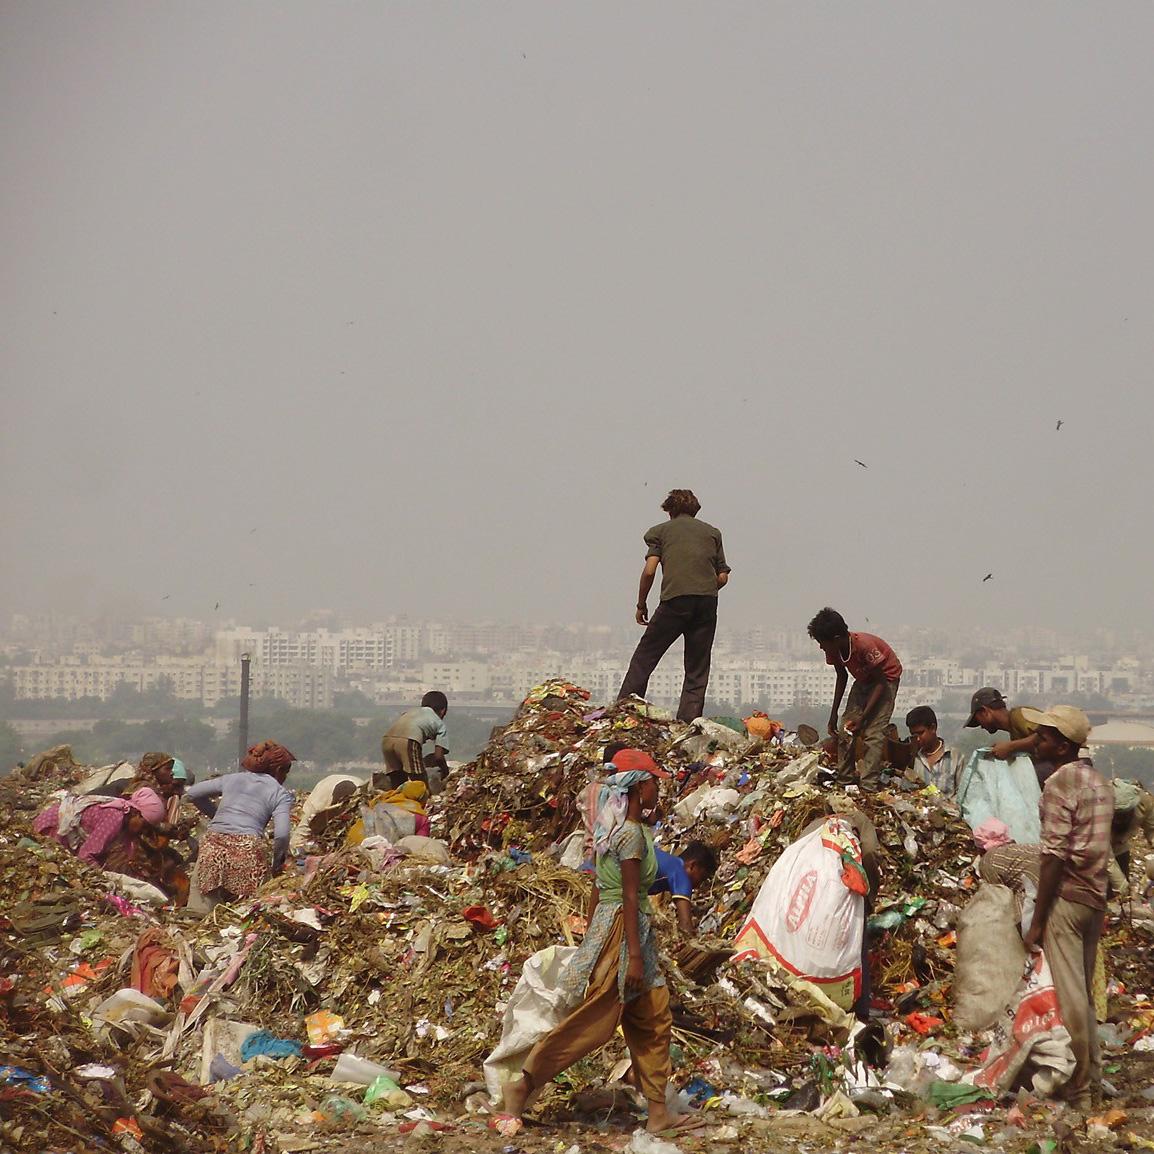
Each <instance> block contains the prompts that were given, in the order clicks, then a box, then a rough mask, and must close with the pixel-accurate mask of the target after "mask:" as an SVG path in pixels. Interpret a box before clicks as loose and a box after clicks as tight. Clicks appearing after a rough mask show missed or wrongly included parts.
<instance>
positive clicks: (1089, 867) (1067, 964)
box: [1024, 705, 1114, 1110]
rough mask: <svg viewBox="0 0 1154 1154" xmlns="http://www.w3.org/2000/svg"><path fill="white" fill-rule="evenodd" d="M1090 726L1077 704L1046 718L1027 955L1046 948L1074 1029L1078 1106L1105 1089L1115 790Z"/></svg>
mask: <svg viewBox="0 0 1154 1154" xmlns="http://www.w3.org/2000/svg"><path fill="white" fill-rule="evenodd" d="M1089 734H1090V722H1089V720H1088V719H1087V717H1086V715H1085V713H1083V712H1082V710H1080V709H1077V708H1075V707H1074V706H1072V705H1055V706H1053V707H1052V708H1051V709H1049V710H1048V711H1047V712H1046V713H1043V714H1042V715H1041V716H1040V717H1039V718H1038V726H1037V735H1036V736H1037V742H1036V750H1037V756H1038V758H1039V759H1040V760H1043V761H1048V762H1050V763H1051V764H1052V765H1055V766H1057V769H1056V770H1055V771H1054V773H1053V774H1051V775H1050V777H1049V778H1048V779H1047V781H1046V784H1045V785H1044V786H1043V787H1042V801H1041V805H1040V813H1041V817H1042V853H1041V864H1040V868H1039V877H1038V896H1037V898H1036V899H1035V901H1034V918H1033V921H1032V922H1031V923H1030V928H1029V930H1028V931H1027V933H1026V936H1025V939H1024V941H1025V944H1026V949H1027V950H1036V949H1038V948H1039V947H1042V948H1044V951H1045V955H1046V960H1047V962H1049V964H1050V972H1051V974H1052V975H1053V978H1054V989H1055V991H1056V993H1057V995H1058V1007H1059V1009H1060V1010H1061V1011H1062V1021H1063V1022H1064V1023H1065V1026H1066V1029H1067V1030H1069V1032H1070V1046H1071V1049H1072V1050H1073V1051H1074V1073H1073V1074H1072V1075H1071V1076H1070V1080H1069V1081H1068V1082H1067V1083H1066V1085H1065V1087H1064V1090H1063V1096H1064V1097H1065V1098H1066V1099H1067V1101H1069V1102H1070V1103H1071V1104H1072V1105H1073V1106H1074V1107H1075V1108H1076V1109H1079V1110H1083V1109H1087V1108H1089V1106H1090V1105H1091V1098H1092V1096H1096V1095H1097V1094H1098V1093H1099V1091H1100V1089H1101V1081H1102V1067H1101V1053H1100V1051H1099V1049H1098V1020H1097V1015H1096V1014H1095V1011H1094V992H1093V985H1094V959H1095V956H1096V953H1097V950H1098V939H1099V938H1100V936H1101V933H1102V922H1103V919H1104V916H1105V911H1106V886H1107V879H1106V869H1107V865H1108V863H1109V859H1110V856H1111V853H1110V820H1111V818H1112V816H1113V814H1114V797H1113V791H1112V790H1111V789H1110V787H1109V786H1108V785H1107V784H1106V782H1105V781H1104V780H1103V779H1102V778H1101V777H1100V776H1099V774H1098V773H1097V771H1096V770H1095V769H1094V766H1093V764H1092V763H1091V762H1090V760H1089V758H1084V757H1081V756H1079V750H1080V749H1081V747H1082V746H1083V744H1084V743H1085V741H1086V738H1087V737H1088V736H1089Z"/></svg>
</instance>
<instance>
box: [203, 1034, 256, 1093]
mask: <svg viewBox="0 0 1154 1154" xmlns="http://www.w3.org/2000/svg"><path fill="white" fill-rule="evenodd" d="M259 1029H261V1027H260V1026H254V1025H253V1024H252V1023H251V1022H235V1021H232V1020H231V1019H229V1018H209V1019H208V1020H207V1021H206V1022H205V1023H204V1037H203V1040H202V1043H201V1048H200V1079H199V1081H200V1084H201V1085H202V1086H207V1085H208V1084H209V1082H210V1081H211V1079H212V1071H211V1069H210V1067H211V1066H212V1060H213V1058H215V1057H216V1056H217V1054H220V1055H221V1056H222V1057H223V1058H224V1059H225V1061H227V1062H231V1063H232V1065H234V1066H239V1067H242V1068H243V1066H244V1060H243V1059H242V1058H241V1056H240V1048H241V1046H242V1045H243V1044H244V1040H245V1038H247V1037H248V1036H249V1034H255V1033H256V1032H257V1030H259Z"/></svg>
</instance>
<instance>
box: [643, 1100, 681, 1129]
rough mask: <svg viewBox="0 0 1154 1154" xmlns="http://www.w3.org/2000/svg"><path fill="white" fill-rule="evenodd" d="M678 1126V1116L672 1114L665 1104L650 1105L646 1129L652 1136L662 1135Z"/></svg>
mask: <svg viewBox="0 0 1154 1154" xmlns="http://www.w3.org/2000/svg"><path fill="white" fill-rule="evenodd" d="M676 1124H677V1115H676V1114H671V1113H670V1112H669V1111H668V1110H667V1109H666V1108H665V1103H664V1102H650V1103H649V1120H648V1121H647V1122H646V1123H645V1129H646V1130H648V1131H649V1133H650V1134H660V1133H661V1131H662V1130H669V1129H671V1128H672V1127H673V1126H675V1125H676Z"/></svg>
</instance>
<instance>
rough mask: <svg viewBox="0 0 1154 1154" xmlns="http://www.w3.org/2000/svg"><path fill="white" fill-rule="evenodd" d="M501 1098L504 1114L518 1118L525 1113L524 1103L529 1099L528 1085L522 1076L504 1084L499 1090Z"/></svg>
mask: <svg viewBox="0 0 1154 1154" xmlns="http://www.w3.org/2000/svg"><path fill="white" fill-rule="evenodd" d="M501 1097H502V1100H503V1105H504V1107H505V1113H506V1114H508V1115H510V1117H513V1118H520V1117H521V1115H522V1114H523V1113H524V1112H525V1102H526V1101H527V1100H528V1098H529V1083H528V1081H527V1080H526V1079H525V1075H524V1074H522V1075H521V1077H520V1078H517V1079H516V1080H515V1081H512V1082H506V1083H505V1085H504V1087H503V1088H502V1090H501Z"/></svg>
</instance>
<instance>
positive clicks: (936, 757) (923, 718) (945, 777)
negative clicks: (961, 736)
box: [906, 705, 962, 797]
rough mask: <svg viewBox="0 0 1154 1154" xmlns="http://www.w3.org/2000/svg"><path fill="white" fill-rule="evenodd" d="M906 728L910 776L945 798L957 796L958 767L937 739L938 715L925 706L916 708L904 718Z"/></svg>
mask: <svg viewBox="0 0 1154 1154" xmlns="http://www.w3.org/2000/svg"><path fill="white" fill-rule="evenodd" d="M906 728H907V729H908V730H909V731H910V737H911V739H912V740H913V743H914V766H913V768H914V772H915V773H916V774H917V775H918V776H919V777H920V778H921V779H922V781H923V782H925V784H926V785H932V786H934V787H936V788H937V790H938V792H939V793H942V794H944V795H945V796H946V797H953V796H954V795H955V794H956V793H957V792H958V774H959V773H961V770H962V767H961V764H960V763H958V764H955V762H954V751H953V750H952V749H950V748H949V746H947V745H946V743H945V740H944V739H943V738H941V737H939V736H938V715H937V714H936V713H935V712H934V711H933V710H932V709H931V708H930V707H929V706H928V705H917V706H915V707H914V708H913V709H911V710H910V711H909V713H907V714H906Z"/></svg>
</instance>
